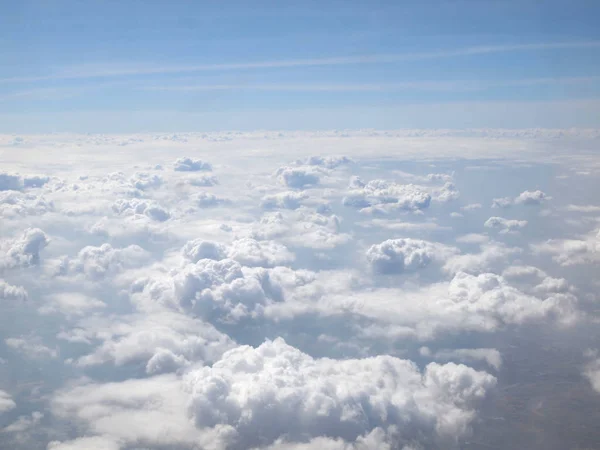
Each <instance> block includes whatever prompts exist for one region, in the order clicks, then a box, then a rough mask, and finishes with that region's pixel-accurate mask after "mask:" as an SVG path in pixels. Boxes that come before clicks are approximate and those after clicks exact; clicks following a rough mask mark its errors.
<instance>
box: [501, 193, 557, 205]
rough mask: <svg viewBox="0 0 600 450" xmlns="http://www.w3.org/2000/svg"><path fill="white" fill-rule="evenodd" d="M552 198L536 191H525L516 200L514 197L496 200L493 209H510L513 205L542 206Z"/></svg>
mask: <svg viewBox="0 0 600 450" xmlns="http://www.w3.org/2000/svg"><path fill="white" fill-rule="evenodd" d="M551 199H552V197H550V196H548V195H546V193H544V192H542V191H540V190H536V191H523V192H521V193H520V194H519V195H518V196H516V197H515V198H512V197H501V198H495V199H494V200H493V202H492V208H508V207H509V206H512V205H529V206H531V205H540V204H541V203H542V202H544V201H546V200H551Z"/></svg>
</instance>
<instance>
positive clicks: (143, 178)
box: [129, 172, 163, 191]
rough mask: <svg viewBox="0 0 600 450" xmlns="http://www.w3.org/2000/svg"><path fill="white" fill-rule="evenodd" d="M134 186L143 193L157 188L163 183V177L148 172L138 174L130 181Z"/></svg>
mask: <svg viewBox="0 0 600 450" xmlns="http://www.w3.org/2000/svg"><path fill="white" fill-rule="evenodd" d="M129 181H130V183H131V184H132V186H133V187H134V188H136V189H139V190H141V191H145V190H146V189H150V188H157V187H158V186H160V185H161V184H162V183H163V179H162V177H160V176H159V175H156V174H153V173H148V172H136V173H134V174H133V176H132V177H131V178H130V179H129Z"/></svg>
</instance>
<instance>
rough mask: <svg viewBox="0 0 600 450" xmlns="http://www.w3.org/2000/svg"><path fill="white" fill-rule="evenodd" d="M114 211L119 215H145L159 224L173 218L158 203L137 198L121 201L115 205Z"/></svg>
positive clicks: (113, 206)
mask: <svg viewBox="0 0 600 450" xmlns="http://www.w3.org/2000/svg"><path fill="white" fill-rule="evenodd" d="M112 209H113V211H114V212H115V213H117V214H119V215H126V216H131V215H135V214H144V215H145V216H147V217H149V218H150V219H152V220H156V221H159V222H164V221H165V220H168V219H169V218H170V217H171V214H170V213H169V212H168V211H167V210H166V209H164V208H163V207H161V206H160V205H159V204H157V203H156V202H153V201H149V200H142V199H137V198H130V199H119V200H117V201H116V202H115V203H113V205H112Z"/></svg>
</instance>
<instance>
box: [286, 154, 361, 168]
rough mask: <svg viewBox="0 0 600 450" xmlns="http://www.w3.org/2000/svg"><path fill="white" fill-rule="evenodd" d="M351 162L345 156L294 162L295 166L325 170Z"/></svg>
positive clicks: (320, 157) (313, 158) (322, 157)
mask: <svg viewBox="0 0 600 450" xmlns="http://www.w3.org/2000/svg"><path fill="white" fill-rule="evenodd" d="M352 162H353V161H352V160H351V159H350V158H348V157H347V156H311V157H309V158H307V159H306V160H305V161H304V162H303V161H296V164H297V165H303V164H305V165H307V166H321V167H326V168H327V169H335V168H336V167H339V166H342V165H345V164H351V163H352Z"/></svg>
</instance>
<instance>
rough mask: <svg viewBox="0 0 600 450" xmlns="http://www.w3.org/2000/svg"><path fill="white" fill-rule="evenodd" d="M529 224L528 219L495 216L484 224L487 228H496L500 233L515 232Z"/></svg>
mask: <svg viewBox="0 0 600 450" xmlns="http://www.w3.org/2000/svg"><path fill="white" fill-rule="evenodd" d="M526 225H527V221H526V220H514V219H505V218H504V217H497V216H493V217H490V218H489V219H488V220H486V221H485V223H484V224H483V226H484V227H486V228H495V229H497V230H500V233H514V232H516V231H518V230H519V229H521V228H524V227H525V226H526Z"/></svg>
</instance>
